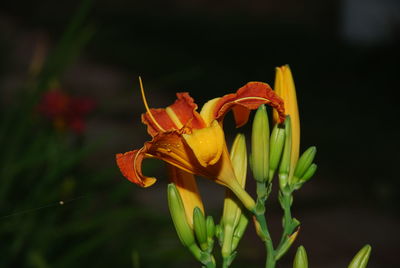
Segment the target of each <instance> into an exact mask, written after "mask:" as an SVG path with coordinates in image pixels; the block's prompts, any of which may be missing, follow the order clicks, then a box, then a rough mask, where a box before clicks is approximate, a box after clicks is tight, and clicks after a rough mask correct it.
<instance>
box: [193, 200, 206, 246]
mask: <svg viewBox="0 0 400 268" xmlns="http://www.w3.org/2000/svg"><path fill="white" fill-rule="evenodd" d="M193 229H194V233H195V234H196V238H197V241H198V242H199V245H200V248H201V249H202V250H207V248H208V243H207V242H208V240H207V227H206V219H205V218H204V215H203V213H202V212H201V209H200V208H198V207H195V208H194V210H193Z"/></svg>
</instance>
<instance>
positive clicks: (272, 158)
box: [269, 124, 285, 181]
mask: <svg viewBox="0 0 400 268" xmlns="http://www.w3.org/2000/svg"><path fill="white" fill-rule="evenodd" d="M284 145H285V128H283V127H282V125H280V124H275V126H274V129H273V130H272V133H271V138H270V151H269V180H270V181H271V180H272V178H273V177H274V173H275V170H276V169H277V168H278V165H279V161H280V160H281V156H282V151H283V147H284Z"/></svg>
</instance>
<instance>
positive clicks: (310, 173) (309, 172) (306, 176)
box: [300, 164, 317, 182]
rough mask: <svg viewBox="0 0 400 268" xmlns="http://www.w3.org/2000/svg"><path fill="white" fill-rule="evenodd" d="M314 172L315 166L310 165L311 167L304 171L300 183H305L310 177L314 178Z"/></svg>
mask: <svg viewBox="0 0 400 268" xmlns="http://www.w3.org/2000/svg"><path fill="white" fill-rule="evenodd" d="M315 171H317V165H316V164H312V165H311V166H309V168H308V169H307V170H306V172H305V173H304V175H303V177H301V178H300V181H301V182H306V181H308V180H309V179H311V177H312V176H314V174H315Z"/></svg>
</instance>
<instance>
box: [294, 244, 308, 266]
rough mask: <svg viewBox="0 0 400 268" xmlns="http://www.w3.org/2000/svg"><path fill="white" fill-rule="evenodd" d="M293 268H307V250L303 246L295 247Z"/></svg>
mask: <svg viewBox="0 0 400 268" xmlns="http://www.w3.org/2000/svg"><path fill="white" fill-rule="evenodd" d="M293 268H308V259H307V252H306V250H305V249H304V247H303V246H300V247H298V248H297V252H296V256H295V257H294V262H293Z"/></svg>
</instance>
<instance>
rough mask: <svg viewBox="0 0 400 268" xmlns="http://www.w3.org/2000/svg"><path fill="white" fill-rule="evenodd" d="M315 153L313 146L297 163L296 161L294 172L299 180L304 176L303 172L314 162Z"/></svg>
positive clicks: (315, 149)
mask: <svg viewBox="0 0 400 268" xmlns="http://www.w3.org/2000/svg"><path fill="white" fill-rule="evenodd" d="M316 153H317V148H316V147H315V146H311V147H310V148H308V149H307V150H306V151H305V152H304V153H303V154H302V155H301V157H300V159H299V161H297V165H296V169H295V170H294V176H295V177H297V178H301V177H303V176H304V174H305V172H306V171H307V169H308V168H309V167H310V165H311V163H312V162H313V161H314V157H315V154H316Z"/></svg>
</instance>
